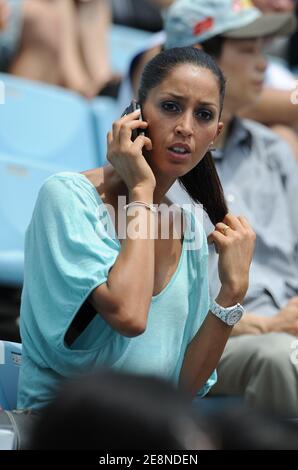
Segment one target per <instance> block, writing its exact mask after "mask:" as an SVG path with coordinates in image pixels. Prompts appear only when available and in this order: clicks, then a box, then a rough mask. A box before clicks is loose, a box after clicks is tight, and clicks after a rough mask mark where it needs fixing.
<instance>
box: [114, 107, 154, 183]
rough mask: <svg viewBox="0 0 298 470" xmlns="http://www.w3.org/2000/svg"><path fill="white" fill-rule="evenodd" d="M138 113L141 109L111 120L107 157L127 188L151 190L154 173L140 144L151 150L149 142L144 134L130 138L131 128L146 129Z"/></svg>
mask: <svg viewBox="0 0 298 470" xmlns="http://www.w3.org/2000/svg"><path fill="white" fill-rule="evenodd" d="M139 116H140V110H136V111H134V112H133V113H130V114H127V115H125V116H123V117H121V118H120V119H118V120H117V121H115V122H114V123H113V129H112V131H110V132H109V133H108V135H107V143H108V153H107V159H108V161H109V162H110V163H111V164H112V165H113V167H114V168H115V170H116V171H117V173H118V175H119V176H120V178H121V179H122V180H123V181H124V183H125V184H126V186H127V188H128V190H129V191H133V190H135V189H138V188H148V189H149V190H152V191H154V188H155V184H156V181H155V176H154V174H153V172H152V170H151V168H150V166H149V165H148V163H147V161H146V160H145V158H144V155H143V153H142V150H143V147H145V148H146V149H147V150H149V151H150V150H152V142H151V140H150V139H149V138H148V137H146V136H143V135H139V136H138V137H137V138H136V139H135V141H132V140H131V136H132V131H133V130H134V129H143V130H145V129H146V128H147V126H148V124H147V122H145V121H140V119H139Z"/></svg>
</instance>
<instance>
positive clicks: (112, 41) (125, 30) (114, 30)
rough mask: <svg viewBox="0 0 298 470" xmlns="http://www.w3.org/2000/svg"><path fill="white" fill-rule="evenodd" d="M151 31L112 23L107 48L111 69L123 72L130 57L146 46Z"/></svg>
mask: <svg viewBox="0 0 298 470" xmlns="http://www.w3.org/2000/svg"><path fill="white" fill-rule="evenodd" d="M152 35H153V33H151V32H149V31H143V30H141V29H135V28H129V27H127V26H121V25H112V26H111V28H110V32H109V49H110V57H111V66H112V69H113V70H114V71H116V72H119V73H121V74H125V72H126V71H127V68H128V66H129V63H130V60H131V59H132V57H133V56H134V55H135V54H136V53H137V52H138V51H139V50H140V49H142V48H145V47H147V45H148V43H149V41H150V38H151V37H152Z"/></svg>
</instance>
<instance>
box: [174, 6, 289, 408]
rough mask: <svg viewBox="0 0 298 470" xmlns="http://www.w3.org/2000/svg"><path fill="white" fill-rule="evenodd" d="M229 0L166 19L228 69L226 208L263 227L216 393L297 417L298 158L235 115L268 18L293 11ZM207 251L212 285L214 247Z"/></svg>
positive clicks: (221, 155) (261, 63) (254, 90)
mask: <svg viewBox="0 0 298 470" xmlns="http://www.w3.org/2000/svg"><path fill="white" fill-rule="evenodd" d="M233 3H234V2H233V1H232V0H213V2H212V4H211V2H210V4H209V3H208V4H207V3H206V2H205V1H204V0H178V1H176V2H175V3H174V4H173V6H172V7H170V9H169V11H168V14H167V16H166V20H165V29H166V33H167V43H166V47H174V46H182V45H185V44H188V45H191V44H192V45H193V46H194V47H202V48H203V49H204V50H205V51H206V52H208V53H209V54H211V55H212V56H213V57H214V58H215V59H216V61H217V63H218V64H219V66H220V67H221V69H222V70H223V72H224V74H225V77H226V80H227V91H226V100H225V106H224V113H223V121H224V124H225V127H224V131H223V132H222V134H221V136H220V137H219V139H218V141H217V142H216V150H215V151H214V152H213V158H214V162H215V165H216V168H217V171H218V173H219V176H220V179H221V182H222V185H223V188H224V190H225V194H226V197H227V201H228V204H229V209H230V211H231V212H233V213H244V214H245V215H246V217H248V218H249V220H250V221H251V223H252V226H253V228H254V230H255V231H256V234H257V243H256V250H255V253H254V258H253V262H252V269H251V272H250V283H249V289H248V292H247V295H246V298H245V301H244V304H245V307H246V312H247V314H246V315H244V316H243V318H242V319H241V321H240V322H239V323H238V324H237V326H236V327H235V328H234V330H233V337H232V338H230V339H229V341H228V342H227V345H226V348H225V350H224V353H223V355H222V359H221V360H220V363H219V367H218V382H217V384H216V385H215V386H214V389H213V392H212V393H214V394H227V395H241V396H244V398H245V400H246V401H247V403H249V404H250V405H251V406H253V407H256V408H259V409H266V410H269V411H271V412H275V413H280V414H283V415H285V416H290V417H297V414H298V411H297V410H298V394H297V390H298V368H297V365H296V364H295V363H294V362H293V361H292V360H291V353H293V344H295V343H294V341H295V340H297V336H298V211H297V200H298V164H297V162H296V161H295V159H294V157H293V154H292V152H291V150H290V148H289V147H288V145H287V144H286V143H285V142H284V141H283V140H282V139H280V138H279V137H278V136H277V135H276V134H275V133H274V132H272V131H271V130H270V129H268V128H267V127H264V126H262V125H261V124H258V123H256V122H253V121H248V120H245V119H241V118H239V117H238V115H239V113H240V111H241V110H242V109H244V108H245V107H247V106H249V105H250V104H252V103H255V102H257V100H258V99H259V96H260V94H261V92H262V85H263V81H264V74H265V70H266V59H265V57H264V54H263V45H264V36H265V31H266V28H268V29H267V33H268V32H269V31H270V28H271V31H270V34H274V32H277V31H278V30H280V29H281V28H283V27H284V28H285V29H286V28H287V27H289V25H290V23H291V17H289V16H283V15H281V16H280V15H278V16H276V17H275V22H274V21H272V19H271V21H269V22H267V19H268V17H265V16H264V15H260V13H259V12H258V11H257V10H254V9H251V8H249V6H248V5H247V2H243V6H242V8H240V2H237V3H235V4H234V6H235V8H234V10H233V9H232V4H233ZM236 6H237V8H236ZM206 18H207V19H208V21H207V20H206ZM274 30H275V31H274ZM198 184H199V182H198ZM178 196H180V197H179V202H180V203H182V202H185V201H186V195H185V193H184V197H183V195H181V194H179V187H178V188H176V193H174V194H172V199H173V200H174V201H177V199H178ZM210 251H211V252H210V259H211V263H210V265H211V270H210V290H211V293H212V295H214V294H215V293H216V292H217V290H218V287H219V284H218V281H219V279H218V276H217V255H216V253H215V251H214V250H213V249H212V248H211V250H210Z"/></svg>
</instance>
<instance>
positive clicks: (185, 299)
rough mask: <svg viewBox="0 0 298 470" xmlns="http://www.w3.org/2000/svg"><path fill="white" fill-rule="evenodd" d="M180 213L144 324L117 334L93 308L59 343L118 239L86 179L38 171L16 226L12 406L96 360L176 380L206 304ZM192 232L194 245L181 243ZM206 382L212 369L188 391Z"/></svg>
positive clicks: (29, 404)
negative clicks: (165, 274) (17, 352)
mask: <svg viewBox="0 0 298 470" xmlns="http://www.w3.org/2000/svg"><path fill="white" fill-rule="evenodd" d="M186 215H187V219H186V220H187V224H186V225H187V226H186V229H185V232H184V240H183V246H182V252H181V257H180V261H179V264H178V267H177V269H176V271H175V273H174V275H173V276H172V278H171V280H170V282H169V283H168V284H167V286H166V287H165V288H164V289H163V290H162V291H161V292H160V293H159V294H158V295H156V296H153V297H152V302H151V306H150V311H149V314H148V322H147V328H146V331H145V332H144V333H143V334H142V335H140V336H137V337H133V338H127V337H125V336H122V335H121V334H120V333H118V332H117V331H115V330H113V329H112V328H111V327H110V326H109V324H108V323H107V322H106V321H105V320H104V319H103V318H102V317H101V315H100V314H98V315H95V317H94V318H93V320H92V321H91V322H90V323H89V325H88V326H87V327H86V328H85V330H84V331H83V332H82V333H81V335H80V336H79V337H78V338H77V339H76V340H75V341H74V342H73V344H72V346H71V347H69V346H68V345H67V344H66V342H65V334H66V332H67V330H68V328H69V326H70V325H71V323H72V321H73V319H74V317H75V316H76V313H77V312H78V311H79V309H80V307H81V306H82V304H83V303H84V302H85V300H86V299H87V298H88V296H89V295H90V294H91V292H92V291H93V289H94V288H95V287H97V286H99V285H100V284H102V283H104V282H106V281H107V278H108V273H109V269H110V268H111V267H112V266H113V264H114V263H115V261H116V258H117V256H118V254H119V252H120V249H121V245H120V242H119V240H118V239H117V237H116V235H115V229H114V225H113V223H112V220H111V217H110V215H109V214H108V211H107V209H106V206H105V205H104V203H103V202H102V200H101V198H100V196H99V194H98V192H97V191H96V188H95V187H94V186H93V185H92V183H91V182H90V181H89V180H88V179H87V177H85V176H84V175H82V174H78V173H70V172H64V173H59V174H57V175H54V176H51V177H50V178H48V179H47V181H46V182H45V183H44V185H43V187H42V188H41V190H40V192H39V195H38V199H37V202H36V206H35V209H34V213H33V217H32V220H31V222H30V225H29V227H28V230H27V233H26V242H25V281H24V288H23V293H22V305H21V337H22V343H23V355H22V366H21V370H20V378H19V396H18V408H39V407H42V406H44V405H46V404H47V403H48V402H49V401H50V400H51V399H52V398H53V397H54V394H55V391H56V388H57V385H58V383H59V381H60V380H61V378H63V377H70V376H72V375H74V374H81V373H86V372H90V371H92V370H94V369H95V368H97V367H100V366H108V367H113V368H117V369H122V370H126V371H130V372H134V373H141V374H153V375H157V376H161V377H163V378H165V379H169V380H171V381H173V382H175V383H177V382H178V378H179V373H180V369H181V365H182V361H183V358H184V354H185V350H186V348H187V345H188V344H189V342H190V341H191V340H192V338H193V337H194V335H195V334H196V332H197V330H198V329H199V327H200V325H201V324H202V322H203V320H204V318H205V316H206V314H207V312H208V310H209V293H208V272H207V258H208V249H207V242H206V237H205V234H204V231H203V229H202V227H201V226H200V225H198V223H197V222H196V221H195V218H194V217H193V216H192V215H191V212H187V213H186ZM194 234H195V235H196V237H199V238H197V239H196V240H199V243H196V246H195V247H194V246H193V244H192V243H189V242H190V241H191V237H193V235H194ZM191 248H194V249H191ZM215 381H216V373H215V372H214V373H213V374H212V376H211V377H210V379H209V380H208V382H207V383H206V384H205V386H204V387H203V388H202V389H201V390H200V391H198V395H199V396H203V395H204V394H206V393H207V391H208V390H209V388H210V386H212V385H213V384H214V383H215Z"/></svg>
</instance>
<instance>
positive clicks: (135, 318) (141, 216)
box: [93, 191, 156, 336]
mask: <svg viewBox="0 0 298 470" xmlns="http://www.w3.org/2000/svg"><path fill="white" fill-rule="evenodd" d="M137 200H138V201H140V200H141V201H143V202H146V203H148V204H152V202H153V194H151V195H150V193H148V192H147V193H144V192H142V191H141V192H140V191H138V192H131V193H130V197H129V201H130V202H133V201H137ZM155 223H156V220H155V214H154V213H153V212H152V211H151V210H149V209H148V208H146V207H143V206H136V207H132V208H128V210H127V213H126V234H124V235H125V238H124V239H123V242H122V246H121V251H120V254H119V256H118V257H117V260H116V262H115V264H114V265H113V267H112V269H111V270H110V273H109V276H108V280H107V282H106V286H105V287H106V292H105V293H104V296H103V290H102V286H99V288H98V289H96V290H95V292H94V294H93V305H94V307H95V308H97V310H98V311H100V312H101V314H102V316H103V317H104V318H105V320H106V321H107V322H108V323H109V324H110V325H111V326H112V327H113V328H115V329H116V330H118V331H119V332H120V333H122V334H125V335H127V336H130V335H132V336H134V335H137V334H140V333H142V331H144V329H145V328H146V322H147V316H148V311H149V307H150V303H151V298H152V294H153V287H154V236H152V234H154V230H155ZM118 231H119V227H118ZM97 294H98V295H97ZM103 299H105V301H104V302H103ZM107 299H111V302H108V301H107ZM109 305H112V306H113V308H110V307H109Z"/></svg>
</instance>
